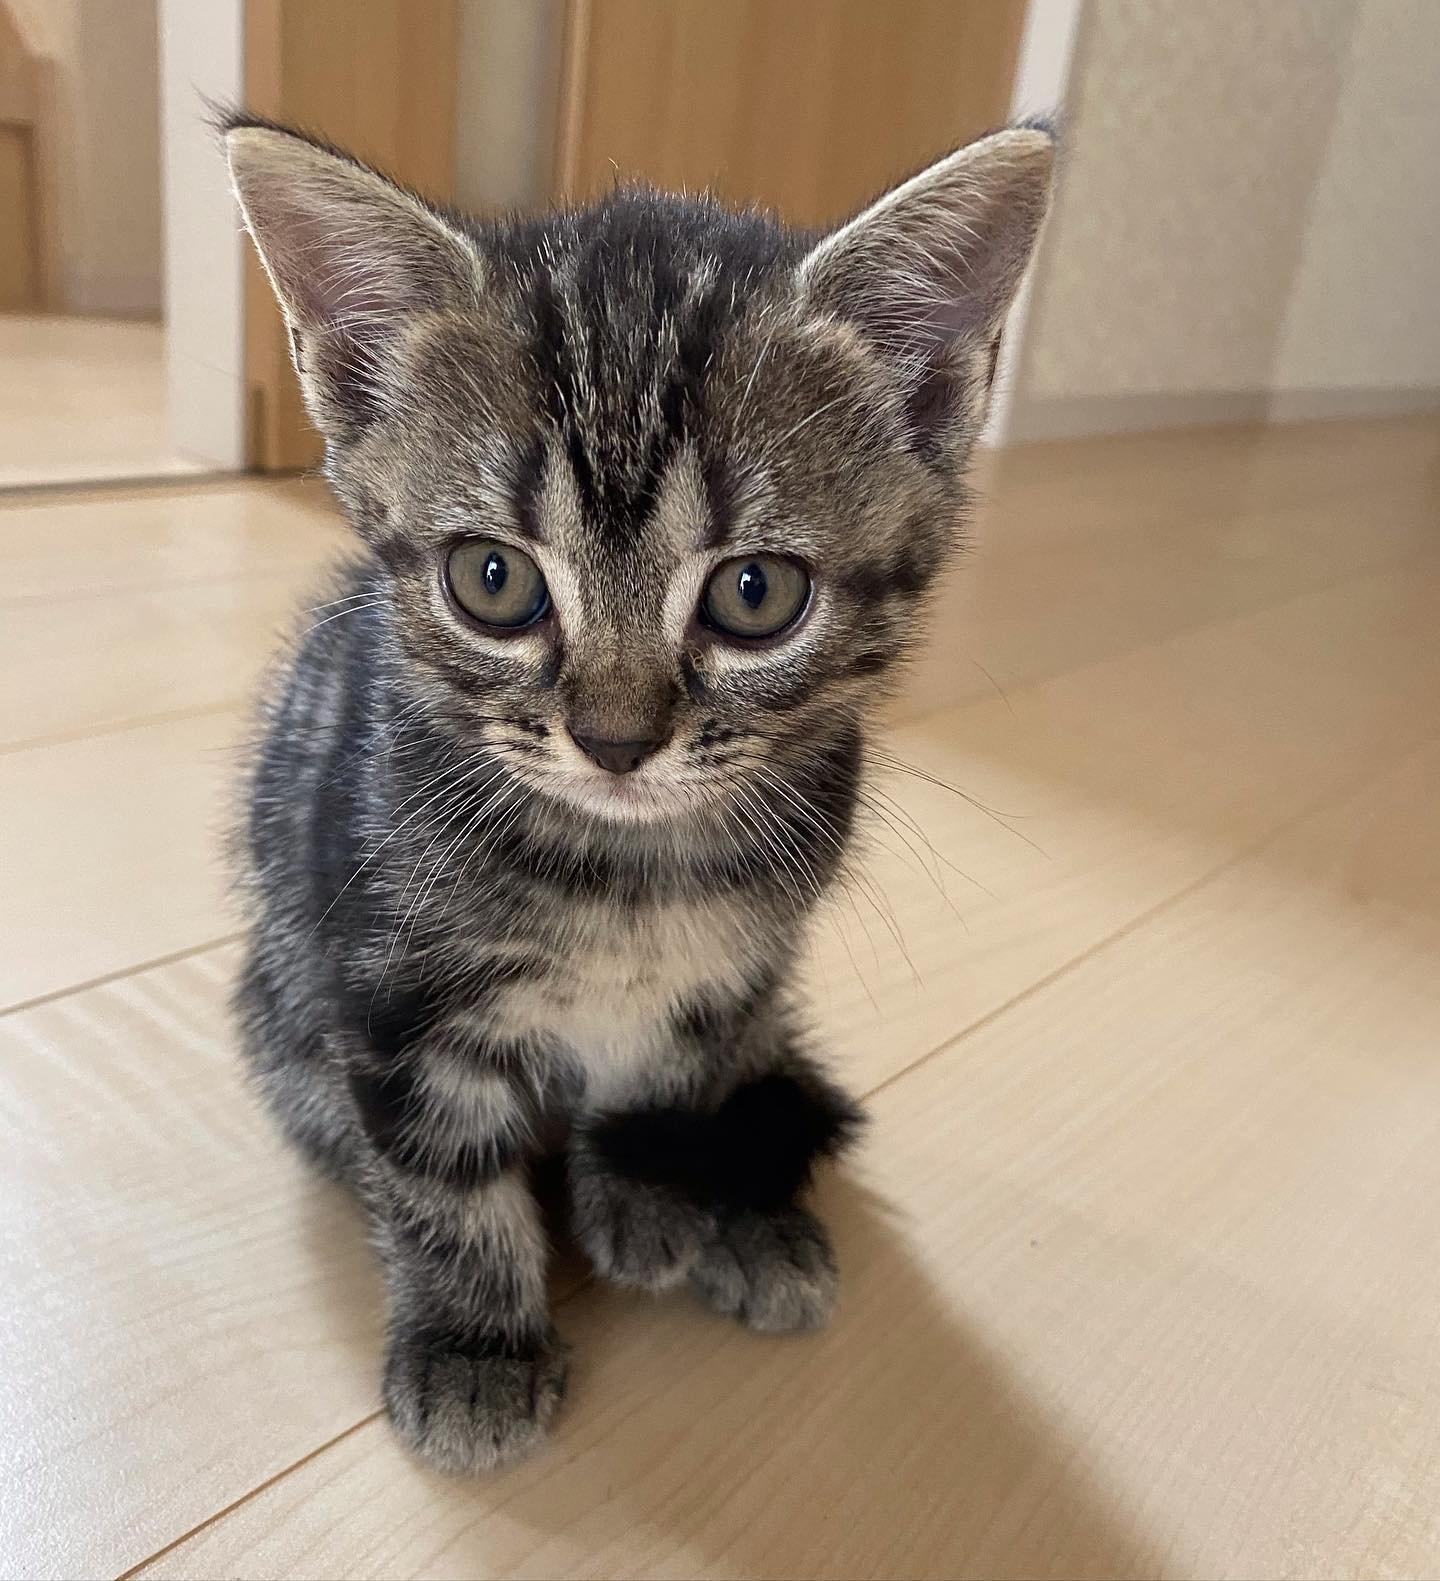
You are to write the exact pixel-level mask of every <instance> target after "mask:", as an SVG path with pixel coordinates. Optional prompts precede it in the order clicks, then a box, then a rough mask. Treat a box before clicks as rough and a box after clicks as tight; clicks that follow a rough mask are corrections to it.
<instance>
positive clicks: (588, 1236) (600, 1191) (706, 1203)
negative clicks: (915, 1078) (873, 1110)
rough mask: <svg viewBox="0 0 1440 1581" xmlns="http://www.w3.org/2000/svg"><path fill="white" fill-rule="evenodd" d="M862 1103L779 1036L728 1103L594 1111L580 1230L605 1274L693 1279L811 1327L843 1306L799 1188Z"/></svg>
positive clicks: (579, 1170) (767, 1324) (718, 1295)
mask: <svg viewBox="0 0 1440 1581" xmlns="http://www.w3.org/2000/svg"><path fill="white" fill-rule="evenodd" d="M860 1118H861V1116H860V1111H859V1110H858V1108H857V1107H856V1106H855V1104H854V1103H853V1102H852V1101H851V1100H850V1099H849V1098H848V1097H847V1096H846V1095H845V1094H844V1093H843V1092H841V1090H840V1089H839V1088H838V1087H836V1086H835V1085H834V1084H833V1083H832V1082H831V1081H830V1080H829V1079H828V1078H827V1077H826V1076H825V1075H824V1074H823V1072H822V1071H821V1070H820V1069H819V1067H818V1066H817V1065H816V1064H815V1063H814V1062H813V1061H811V1060H809V1059H808V1058H806V1057H805V1056H804V1055H801V1054H799V1053H797V1052H795V1051H794V1050H793V1049H792V1048H790V1047H789V1046H787V1045H786V1044H785V1043H784V1042H781V1043H780V1045H779V1046H778V1047H777V1049H776V1052H775V1055H774V1057H773V1060H772V1061H771V1062H769V1068H766V1067H765V1066H762V1067H761V1073H757V1072H756V1071H755V1069H754V1067H753V1066H752V1070H751V1074H750V1075H749V1076H748V1077H747V1078H746V1079H744V1080H742V1081H741V1082H740V1083H739V1084H737V1085H736V1086H734V1087H733V1088H732V1089H731V1091H730V1092H729V1093H728V1095H727V1096H726V1097H725V1098H724V1099H723V1101H721V1102H719V1103H711V1104H707V1105H703V1106H702V1105H699V1104H695V1105H677V1104H674V1103H657V1104H651V1105H639V1104H637V1105H635V1106H633V1107H631V1108H629V1109H627V1110H625V1111H623V1112H614V1111H611V1112H607V1113H603V1114H598V1115H595V1116H593V1117H592V1118H591V1119H590V1120H589V1121H588V1122H587V1123H586V1124H585V1125H584V1126H583V1127H582V1128H581V1129H580V1130H579V1131H578V1132H577V1134H576V1137H575V1139H574V1140H573V1142H572V1146H571V1154H570V1181H571V1196H572V1202H573V1207H574V1213H575V1221H576V1230H577V1234H578V1235H579V1238H580V1240H581V1243H582V1245H584V1247H585V1249H586V1251H587V1252H588V1253H589V1255H590V1257H591V1259H592V1261H594V1263H595V1265H596V1267H597V1269H598V1270H599V1272H600V1273H602V1274H604V1275H605V1276H606V1277H608V1278H611V1279H615V1280H617V1281H618V1282H620V1283H624V1284H634V1285H642V1286H645V1287H647V1288H650V1289H656V1290H658V1289H664V1288H666V1287H668V1286H671V1285H675V1284H679V1283H680V1282H682V1281H684V1280H686V1279H688V1280H689V1281H690V1284H691V1286H692V1288H694V1289H695V1290H696V1292H697V1293H698V1294H699V1295H701V1297H702V1298H703V1299H705V1300H706V1301H707V1302H708V1303H709V1304H710V1305H712V1306H714V1307H715V1308H716V1309H717V1310H719V1311H722V1312H725V1313H727V1314H728V1315H730V1316H733V1317H735V1318H737V1319H739V1320H740V1321H741V1322H743V1323H746V1324H748V1325H749V1326H751V1327H753V1328H758V1329H764V1330H771V1331H778V1330H784V1329H795V1328H813V1327H816V1326H818V1325H819V1324H821V1323H823V1322H824V1321H825V1319H826V1317H828V1315H829V1313H830V1310H831V1308H832V1307H833V1305H834V1300H835V1292H836V1272H835V1260H834V1256H833V1254H832V1252H831V1250H830V1242H829V1237H828V1236H827V1235H826V1233H825V1230H824V1227H823V1226H822V1225H821V1224H820V1222H819V1220H818V1219H816V1218H815V1216H814V1215H813V1214H812V1213H810V1212H809V1210H808V1209H806V1208H804V1207H802V1206H800V1205H799V1203H798V1201H797V1199H798V1198H799V1196H800V1194H801V1193H802V1192H803V1190H804V1188H805V1186H806V1184H807V1183H808V1181H809V1179H810V1175H811V1171H812V1169H813V1167H814V1165H815V1163H816V1162H817V1161H818V1160H819V1159H821V1158H823V1157H827V1156H833V1155H834V1154H835V1153H837V1152H839V1151H840V1150H841V1149H842V1148H843V1147H844V1146H845V1144H846V1143H847V1142H848V1141H849V1140H850V1139H851V1138H852V1137H853V1135H854V1133H855V1131H856V1130H857V1128H858V1126H859V1123H860Z"/></svg>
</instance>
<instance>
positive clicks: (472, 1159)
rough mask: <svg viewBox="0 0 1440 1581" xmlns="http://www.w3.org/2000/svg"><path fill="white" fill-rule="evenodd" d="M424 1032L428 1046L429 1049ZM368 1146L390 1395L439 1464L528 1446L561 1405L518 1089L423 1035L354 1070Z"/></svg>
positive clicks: (420, 1449)
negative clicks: (384, 1292)
mask: <svg viewBox="0 0 1440 1581" xmlns="http://www.w3.org/2000/svg"><path fill="white" fill-rule="evenodd" d="M427 1045H428V1046H427ZM351 1090H352V1093H353V1094H354V1097H355V1100H356V1103H357V1106H358V1109H359V1114H360V1120H361V1125H362V1127H363V1129H364V1132H365V1135H366V1136H367V1137H368V1138H369V1141H370V1143H371V1145H372V1147H373V1149H374V1153H373V1156H372V1158H371V1160H370V1167H369V1169H368V1170H367V1173H366V1180H365V1196H366V1200H367V1202H368V1204H369V1206H370V1208H371V1211H372V1213H373V1214H374V1216H375V1221H376V1231H377V1236H376V1238H377V1241H378V1243H379V1247H380V1252H381V1256H382V1258H383V1260H384V1264H385V1272H386V1279H387V1283H388V1285H389V1293H390V1330H389V1348H388V1351H387V1354H386V1359H385V1383H384V1393H385V1406H386V1409H387V1411H388V1412H389V1414H390V1419H391V1421H392V1423H393V1424H394V1426H395V1429H396V1431H397V1432H398V1433H399V1435H400V1437H401V1438H402V1439H403V1440H404V1442H405V1443H406V1444H407V1445H409V1446H410V1448H412V1449H413V1450H414V1451H415V1452H416V1453H417V1454H418V1455H419V1456H420V1457H421V1458H422V1459H424V1460H425V1461H427V1462H428V1463H429V1464H431V1465H432V1466H435V1467H437V1468H439V1469H440V1470H443V1471H477V1470H484V1469H486V1468H488V1467H491V1466H496V1465H499V1464H501V1463H502V1462H504V1461H507V1460H511V1459H514V1458H516V1457H518V1456H520V1455H523V1454H525V1453H526V1452H527V1451H529V1450H530V1449H532V1448H533V1447H534V1446H535V1445H536V1444H537V1443H538V1442H539V1441H540V1439H541V1438H542V1436H543V1434H544V1431H545V1427H546V1425H547V1423H548V1422H549V1420H550V1418H551V1417H552V1416H553V1415H554V1414H555V1410H556V1408H557V1406H558V1405H559V1403H560V1398H561V1395H562V1393H563V1390H564V1383H565V1349H564V1346H563V1345H562V1344H561V1343H560V1341H559V1340H558V1339H557V1337H556V1335H555V1332H554V1330H553V1328H552V1327H551V1324H550V1318H549V1312H548V1306H547V1300H546V1263H547V1247H546V1241H545V1231H544V1226H543V1224H542V1223H541V1216H540V1212H539V1208H538V1205H537V1204H536V1202H535V1200H534V1197H533V1196H532V1194H531V1191H530V1186H529V1182H528V1179H527V1178H526V1170H525V1165H524V1161H523V1158H522V1156H521V1149H522V1144H523V1141H524V1138H525V1134H526V1124H527V1121H526V1115H525V1110H524V1105H523V1099H522V1096H521V1095H520V1094H519V1093H517V1092H516V1090H515V1089H514V1087H513V1086H512V1085H511V1083H510V1082H509V1081H507V1079H506V1078H505V1077H504V1076H502V1075H500V1074H498V1073H497V1072H496V1071H495V1070H494V1069H493V1068H491V1069H488V1070H487V1069H484V1068H481V1067H479V1066H478V1062H477V1060H476V1058H475V1057H474V1056H473V1055H466V1056H465V1057H463V1058H461V1057H459V1056H457V1055H456V1054H455V1053H454V1052H453V1051H451V1050H449V1049H447V1047H446V1045H445V1041H444V1037H443V1029H442V1033H441V1036H440V1037H439V1038H436V1037H435V1035H434V1034H433V1033H427V1034H426V1036H425V1039H424V1040H423V1041H422V1042H421V1043H420V1044H418V1045H417V1044H412V1045H410V1046H409V1047H407V1048H405V1049H404V1051H403V1053H402V1054H401V1056H400V1057H399V1058H398V1059H397V1058H395V1057H393V1056H392V1057H390V1058H388V1059H386V1060H385V1061H384V1062H383V1063H380V1062H379V1061H377V1060H375V1059H374V1057H373V1055H372V1056H371V1058H370V1059H369V1060H368V1061H366V1062H362V1063H361V1064H359V1065H358V1066H357V1067H356V1068H355V1069H354V1070H352V1075H351Z"/></svg>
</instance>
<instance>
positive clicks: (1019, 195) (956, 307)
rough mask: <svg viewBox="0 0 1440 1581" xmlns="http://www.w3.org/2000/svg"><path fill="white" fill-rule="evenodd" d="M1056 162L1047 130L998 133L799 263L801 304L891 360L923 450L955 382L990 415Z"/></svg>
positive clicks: (948, 406)
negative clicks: (987, 404) (1000, 357)
mask: <svg viewBox="0 0 1440 1581" xmlns="http://www.w3.org/2000/svg"><path fill="white" fill-rule="evenodd" d="M1054 161H1055V134H1054V131H1053V129H1052V128H1051V127H1050V126H1049V125H1048V124H1047V123H1045V122H1041V121H1035V122H1029V123H1026V124H1024V125H1020V126H1014V127H1010V128H1007V129H1006V130H1004V131H1000V132H993V133H991V134H990V135H989V136H988V137H982V138H980V139H979V141H977V142H974V143H970V144H969V145H968V146H966V147H965V148H962V149H959V150H958V151H957V152H956V153H953V154H950V155H948V156H947V157H946V158H944V159H942V160H940V161H938V163H936V164H933V165H931V166H930V167H929V168H928V169H926V170H923V171H921V172H920V174H919V175H917V176H912V177H911V179H910V180H909V181H906V182H904V183H902V184H901V185H900V186H898V187H896V188H895V189H894V190H893V191H891V192H888V193H886V194H885V196H884V197H882V198H880V199H878V200H877V201H876V202H875V203H873V204H871V206H870V207H869V208H868V209H866V210H864V212H863V213H861V214H859V215H857V216H856V218H855V219H853V220H850V221H849V222H848V223H846V224H844V225H842V226H841V227H840V228H839V229H838V230H836V231H833V232H831V233H830V234H829V235H828V236H826V237H825V238H824V239H823V240H822V241H820V242H819V243H818V244H817V245H816V246H815V247H814V248H813V249H812V250H811V252H810V253H809V254H807V255H806V257H805V258H804V259H803V260H802V262H801V265H800V283H801V289H802V291H803V292H804V293H805V296H806V298H807V299H808V300H809V301H810V302H811V303H813V305H814V306H816V307H817V308H819V309H820V310H821V311H824V312H829V313H834V314H836V315H838V316H839V317H841V318H844V319H846V320H847V321H848V322H850V323H853V324H854V325H855V326H856V327H857V328H859V329H860V330H861V331H862V333H864V334H865V335H866V336H867V337H868V338H869V339H870V340H871V341H872V342H873V343H874V344H876V345H877V346H878V347H879V348H880V349H881V350H882V351H883V352H884V353H886V354H887V355H888V356H889V357H891V358H892V359H893V361H894V365H895V367H896V371H897V373H898V374H899V376H900V377H901V378H902V380H903V381H904V383H905V385H906V388H907V392H908V398H909V403H910V409H911V415H912V418H913V420H914V421H915V423H916V426H917V428H918V430H919V431H920V437H921V438H922V439H923V440H932V439H933V438H934V435H935V430H936V429H937V427H938V426H939V425H940V424H941V423H943V421H944V419H945V416H946V415H947V414H948V413H950V412H951V411H952V410H953V406H954V402H953V399H952V396H953V394H954V390H955V387H956V385H957V383H958V381H959V379H962V378H963V379H965V380H966V381H967V384H968V387H969V389H970V390H971V391H972V392H973V393H974V394H975V396H976V399H977V402H978V405H979V406H981V407H983V404H984V400H985V398H986V397H987V396H988V393H989V384H990V380H991V378H992V377H993V374H994V363H995V356H996V352H997V349H998V346H999V339H1000V332H1001V330H1002V328H1003V327H1004V323H1005V315H1006V313H1007V312H1008V310H1009V307H1010V303H1011V301H1012V300H1013V298H1014V295H1015V292H1016V290H1017V289H1018V288H1019V285H1020V281H1021V279H1022V278H1023V277H1024V273H1025V268H1026V265H1027V264H1028V263H1029V261H1030V256H1031V253H1032V252H1033V251H1034V248H1035V243H1036V240H1037V238H1038V237H1039V234H1040V227H1041V225H1042V223H1043V222H1044V219H1045V213H1046V210H1047V208H1048V206H1049V201H1050V183H1051V173H1052V169H1053V166H1054Z"/></svg>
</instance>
